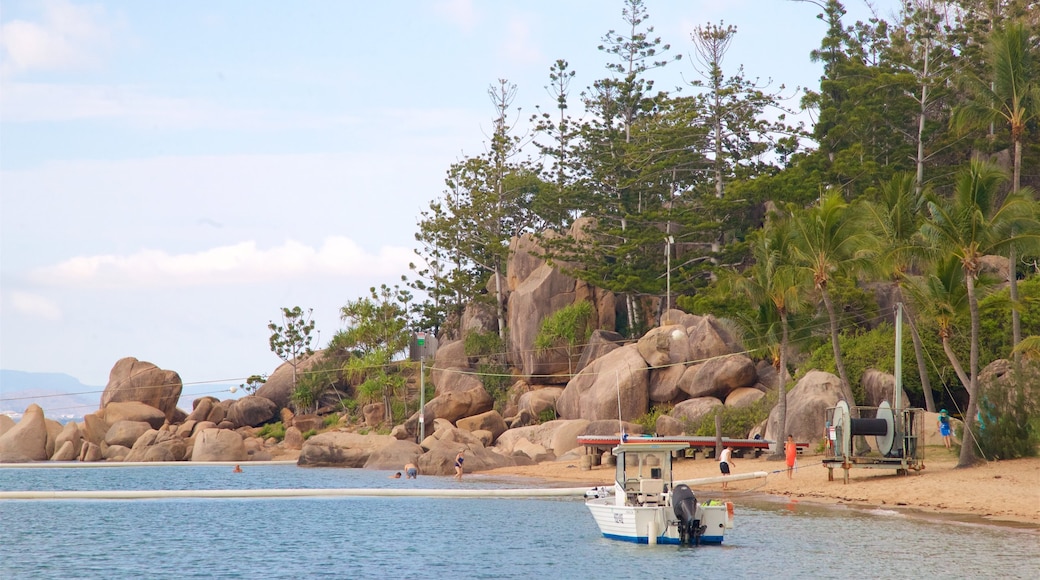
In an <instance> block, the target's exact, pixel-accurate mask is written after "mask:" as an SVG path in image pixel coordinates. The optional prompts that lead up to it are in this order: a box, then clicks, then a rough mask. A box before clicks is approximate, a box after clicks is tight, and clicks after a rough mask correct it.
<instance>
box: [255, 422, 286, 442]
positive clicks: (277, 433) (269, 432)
mask: <svg viewBox="0 0 1040 580" xmlns="http://www.w3.org/2000/svg"><path fill="white" fill-rule="evenodd" d="M256 436H257V437H259V438H261V439H268V438H270V437H274V438H275V439H277V440H279V441H281V440H282V439H285V426H284V425H282V422H281V421H278V422H277V423H268V424H266V425H264V426H263V427H261V428H260V430H259V431H257V432H256Z"/></svg>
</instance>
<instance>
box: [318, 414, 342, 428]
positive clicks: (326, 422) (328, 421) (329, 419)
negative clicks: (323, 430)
mask: <svg viewBox="0 0 1040 580" xmlns="http://www.w3.org/2000/svg"><path fill="white" fill-rule="evenodd" d="M338 423H339V415H336V414H332V415H326V416H325V419H323V420H322V422H321V424H322V425H323V426H325V427H332V426H333V425H337V424H338Z"/></svg>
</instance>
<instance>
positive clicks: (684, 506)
mask: <svg viewBox="0 0 1040 580" xmlns="http://www.w3.org/2000/svg"><path fill="white" fill-rule="evenodd" d="M672 510H673V511H674V512H675V517H677V518H679V543H680V544H682V545H684V546H688V545H691V544H692V545H694V546H696V545H698V544H700V540H701V534H702V533H704V528H705V526H702V525H701V520H700V519H698V518H697V496H695V495H693V490H691V489H690V487H689V486H688V485H686V484H682V483H680V484H679V485H677V486H675V489H673V490H672Z"/></svg>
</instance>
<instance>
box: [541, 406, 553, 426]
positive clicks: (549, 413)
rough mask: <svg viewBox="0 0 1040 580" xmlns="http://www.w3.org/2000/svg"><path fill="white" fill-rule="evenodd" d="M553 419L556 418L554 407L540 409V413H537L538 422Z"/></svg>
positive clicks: (546, 421)
mask: <svg viewBox="0 0 1040 580" xmlns="http://www.w3.org/2000/svg"><path fill="white" fill-rule="evenodd" d="M555 420H556V409H553V408H549V409H544V410H542V412H541V413H538V422H539V423H548V422H549V421H555Z"/></svg>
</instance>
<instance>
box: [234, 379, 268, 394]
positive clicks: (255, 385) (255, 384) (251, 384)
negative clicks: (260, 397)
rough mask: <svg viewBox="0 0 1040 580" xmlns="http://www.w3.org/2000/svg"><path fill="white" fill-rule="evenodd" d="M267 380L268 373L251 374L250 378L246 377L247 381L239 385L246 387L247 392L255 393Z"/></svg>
mask: <svg viewBox="0 0 1040 580" xmlns="http://www.w3.org/2000/svg"><path fill="white" fill-rule="evenodd" d="M266 382H267V376H266V375H249V378H247V379H246V382H244V383H242V384H241V385H239V386H240V387H242V389H244V390H245V392H247V393H249V394H250V395H255V394H256V390H257V389H259V388H260V387H262V386H263V384H264V383H266Z"/></svg>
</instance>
